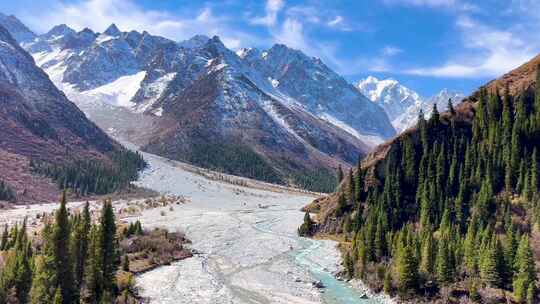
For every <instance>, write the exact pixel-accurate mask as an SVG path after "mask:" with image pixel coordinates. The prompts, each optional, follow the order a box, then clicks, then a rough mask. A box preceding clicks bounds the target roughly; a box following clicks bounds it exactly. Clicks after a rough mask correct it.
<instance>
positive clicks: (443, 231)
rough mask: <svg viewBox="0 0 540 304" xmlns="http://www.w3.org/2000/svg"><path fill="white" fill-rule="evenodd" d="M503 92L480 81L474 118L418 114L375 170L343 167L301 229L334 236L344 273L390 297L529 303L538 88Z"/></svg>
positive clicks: (535, 224)
mask: <svg viewBox="0 0 540 304" xmlns="http://www.w3.org/2000/svg"><path fill="white" fill-rule="evenodd" d="M536 83H537V84H539V83H540V74H539V75H538V76H537V82H536ZM503 91H504V92H505V93H504V94H501V95H502V96H501V95H500V94H499V93H498V92H488V91H486V90H485V89H481V90H480V91H479V92H478V93H477V94H476V95H475V97H473V100H471V101H468V103H470V104H473V102H474V106H473V107H471V108H470V111H472V113H473V115H472V116H470V115H469V116H467V115H466V114H465V113H461V111H462V110H461V109H460V108H457V109H454V108H453V107H452V105H451V104H449V109H450V110H449V111H448V112H447V113H444V114H442V115H440V114H439V113H438V111H437V109H436V108H434V110H433V114H432V116H431V117H430V118H429V119H425V118H424V117H423V114H420V117H419V121H418V125H417V127H416V129H415V130H413V131H412V132H406V133H404V134H403V135H401V136H400V137H398V138H397V139H396V140H395V141H394V142H393V143H391V145H390V147H389V150H388V152H387V154H386V156H385V158H384V160H383V161H382V162H381V163H380V164H381V165H380V167H379V168H378V169H373V168H371V169H373V170H370V168H367V167H365V166H360V164H359V167H358V168H357V170H355V171H350V172H349V174H341V176H343V177H342V182H341V183H340V185H339V187H338V190H337V192H336V193H335V194H334V195H335V198H336V200H337V203H336V204H335V205H334V206H335V207H334V209H333V211H332V212H331V215H329V216H328V218H326V219H324V218H319V220H320V224H319V225H320V227H315V225H316V224H315V223H313V221H312V220H311V219H310V217H309V215H307V216H306V218H305V221H304V224H303V225H302V227H301V228H300V229H299V232H300V234H302V235H311V234H313V233H315V232H316V230H317V229H319V230H324V232H330V233H338V234H343V235H344V236H345V239H346V242H345V243H344V244H345V246H344V260H343V265H344V267H345V269H346V273H347V275H348V276H349V277H355V278H360V279H363V280H364V281H365V282H366V283H368V285H370V286H372V287H374V288H375V289H378V290H384V291H385V292H387V293H390V294H392V295H399V296H401V297H404V298H408V297H418V296H420V297H424V298H426V299H428V300H427V302H430V301H432V300H434V299H443V301H448V302H452V300H456V299H457V298H459V296H460V295H461V296H464V297H467V298H468V299H470V300H472V301H482V299H483V298H485V297H493V298H495V299H496V301H495V302H499V300H500V302H504V303H506V298H509V299H512V300H513V301H515V302H517V303H538V301H539V299H538V292H537V288H538V276H537V270H536V266H535V261H537V260H538V259H539V258H540V257H539V254H540V252H535V250H538V249H539V248H537V245H533V244H538V237H539V233H538V229H539V225H540V191H539V181H538V178H539V177H538V174H539V168H538V166H539V164H538V162H539V157H540V156H539V155H538V153H540V152H539V150H540V85H537V89H536V91H534V90H525V91H524V92H522V93H520V94H518V95H516V96H511V95H510V94H509V93H508V89H506V90H503ZM463 108H466V107H463ZM338 175H339V174H338ZM332 222H334V223H336V222H337V223H338V225H334V226H333V227H332V225H331V224H329V223H332ZM329 227H332V228H329ZM328 230H332V231H328ZM488 291H489V292H488Z"/></svg>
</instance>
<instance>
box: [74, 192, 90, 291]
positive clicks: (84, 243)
mask: <svg viewBox="0 0 540 304" xmlns="http://www.w3.org/2000/svg"><path fill="white" fill-rule="evenodd" d="M81 215H82V217H81V218H80V221H79V222H78V223H77V225H75V227H74V230H75V231H74V232H73V238H72V249H71V250H72V254H73V257H74V265H75V271H74V273H75V280H76V284H77V288H80V286H81V284H82V282H83V278H84V266H85V263H86V257H87V253H88V234H89V232H90V228H91V226H92V223H91V218H90V208H89V204H88V202H86V204H85V205H84V209H83V211H82V214H81Z"/></svg>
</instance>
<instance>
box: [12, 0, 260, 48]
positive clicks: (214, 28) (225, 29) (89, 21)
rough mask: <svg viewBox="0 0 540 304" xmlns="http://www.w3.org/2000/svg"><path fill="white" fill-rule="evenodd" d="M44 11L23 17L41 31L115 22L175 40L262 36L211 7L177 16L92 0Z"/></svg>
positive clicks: (126, 0)
mask: <svg viewBox="0 0 540 304" xmlns="http://www.w3.org/2000/svg"><path fill="white" fill-rule="evenodd" d="M50 7H51V8H50V10H48V11H46V12H43V14H32V15H25V16H23V18H22V19H23V20H24V21H25V23H27V24H28V25H29V26H30V27H31V28H33V29H36V30H37V31H38V32H45V31H47V30H49V29H50V28H52V27H53V26H54V25H57V24H62V23H65V24H68V25H69V26H71V27H73V28H74V29H77V30H80V29H83V28H85V27H88V28H91V29H93V30H96V31H102V30H105V29H106V28H107V27H108V26H109V25H110V24H111V23H115V24H116V25H117V26H118V27H119V28H120V30H123V31H129V30H138V31H145V30H146V31H148V32H150V33H152V34H155V35H160V36H164V37H167V38H170V39H174V40H183V39H188V38H191V37H192V36H194V35H196V34H206V35H209V36H212V35H219V36H220V38H221V39H222V41H223V42H224V43H225V44H226V45H227V46H228V47H230V48H234V49H236V48H238V47H240V46H241V42H244V43H249V44H256V43H260V42H261V39H260V38H258V37H256V36H254V35H251V34H249V33H248V32H245V31H242V30H239V29H236V28H234V29H233V28H231V27H230V26H229V21H230V20H229V17H223V16H216V15H215V14H214V10H213V9H212V8H211V7H210V6H205V7H203V8H202V9H200V10H198V11H194V12H193V14H192V15H190V16H177V15H173V14H171V13H169V12H166V11H158V10H147V9H144V8H142V7H140V6H139V5H137V4H136V3H135V2H134V1H133V0H89V1H82V2H77V3H73V4H67V3H65V2H63V1H60V0H55V1H53V2H51V4H50Z"/></svg>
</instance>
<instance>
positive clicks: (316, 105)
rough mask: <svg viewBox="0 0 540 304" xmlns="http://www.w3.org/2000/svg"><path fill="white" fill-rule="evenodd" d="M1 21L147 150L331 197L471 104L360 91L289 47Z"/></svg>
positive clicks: (84, 104) (392, 87) (91, 111)
mask: <svg viewBox="0 0 540 304" xmlns="http://www.w3.org/2000/svg"><path fill="white" fill-rule="evenodd" d="M0 25H2V26H4V27H5V28H7V29H8V30H9V31H10V32H11V33H12V35H13V37H15V39H17V41H18V42H19V44H20V45H21V46H22V47H23V48H24V49H25V50H26V51H27V52H28V53H29V54H31V55H32V56H33V58H34V60H35V62H36V64H37V65H38V66H39V67H41V68H42V69H43V70H44V71H45V72H46V73H47V74H48V75H49V77H50V79H51V80H52V82H53V83H54V84H56V86H57V87H58V88H60V89H61V90H62V91H63V92H64V93H65V94H67V96H68V97H69V98H70V99H71V100H72V101H74V102H75V103H76V104H77V105H78V106H79V108H81V109H82V110H83V111H84V112H85V114H87V116H88V117H91V118H92V119H93V120H94V121H95V122H97V123H98V124H99V125H100V127H102V129H104V130H108V131H111V132H113V131H116V132H122V131H124V133H129V134H130V135H131V138H130V139H131V140H132V141H134V142H137V143H138V144H139V145H140V146H141V149H142V150H143V151H147V152H151V153H155V154H158V155H161V156H165V157H168V158H171V159H176V160H181V161H186V162H189V163H192V164H195V165H198V166H201V167H206V168H211V169H215V170H220V171H224V172H227V173H231V174H237V175H242V176H247V177H252V178H258V179H262V180H266V181H270V182H277V183H287V184H294V185H297V186H302V187H308V188H311V189H314V190H321V191H327V190H331V187H333V183H334V182H333V181H332V180H330V179H327V178H322V176H328V175H329V174H328V172H333V171H334V170H335V168H336V167H337V166H338V165H345V166H348V165H351V164H354V163H355V162H356V161H357V160H358V157H361V156H363V155H365V154H367V153H368V152H369V151H370V150H371V149H372V148H374V147H375V146H376V145H378V144H381V143H383V142H384V141H386V140H388V139H390V138H392V137H393V136H394V135H395V134H396V131H397V132H401V131H403V130H405V129H407V128H408V127H410V126H412V125H414V123H415V122H416V119H417V117H418V113H419V111H420V109H422V110H423V111H424V112H425V113H426V114H427V115H429V113H430V112H431V107H432V104H433V103H437V105H438V106H439V107H440V108H441V109H445V107H446V102H447V100H448V98H452V100H453V101H454V102H457V101H458V100H460V99H461V96H460V95H459V94H457V93H450V92H448V91H442V92H441V93H440V94H439V95H437V96H434V97H432V98H430V99H426V100H424V99H423V98H421V97H420V96H419V95H418V94H417V93H415V92H414V91H412V90H410V89H408V88H406V87H404V86H402V85H401V84H399V83H398V82H397V81H394V80H383V81H379V80H377V79H376V78H374V77H369V78H367V79H365V80H363V81H360V82H359V83H358V85H357V86H355V85H352V84H351V83H349V82H348V81H347V80H345V79H344V78H343V77H342V76H340V75H339V74H337V73H336V72H334V71H333V70H332V69H330V68H329V67H328V66H326V65H325V64H324V63H323V62H322V61H321V60H320V59H318V58H313V57H309V56H307V55H305V54H304V53H302V52H301V51H298V50H294V49H291V48H289V47H287V46H285V45H282V44H276V45H274V46H272V47H271V48H269V49H266V50H259V49H256V48H245V49H240V50H238V51H236V52H235V51H233V50H230V49H228V48H227V47H226V46H225V45H224V44H223V43H222V42H221V40H220V39H219V37H217V36H216V37H212V38H209V37H206V36H204V35H197V36H194V37H192V38H191V39H188V40H186V41H181V42H176V41H173V40H170V39H167V38H164V37H160V36H156V35H152V34H150V33H148V32H145V31H144V32H142V33H141V32H137V31H129V32H123V31H121V30H120V29H119V28H118V27H117V26H116V25H115V24H111V25H110V26H109V27H108V28H107V29H106V30H105V31H103V32H102V33H100V32H95V31H94V30H92V29H88V28H85V29H83V30H80V31H76V30H74V29H72V28H70V27H69V26H67V25H65V24H61V25H57V26H55V27H53V28H52V29H51V30H50V31H48V32H47V33H44V34H42V35H36V34H34V33H33V32H32V31H30V30H29V29H28V28H27V27H26V26H25V25H24V24H23V23H21V22H20V21H19V20H18V19H17V18H16V17H14V16H6V15H0ZM366 96H367V97H366ZM120 109H123V110H120ZM113 112H114V113H113ZM135 121H136V122H135ZM304 176H314V177H315V178H309V180H305V178H303V177H304ZM321 178H322V179H323V180H320V179H321ZM331 185H332V186H331Z"/></svg>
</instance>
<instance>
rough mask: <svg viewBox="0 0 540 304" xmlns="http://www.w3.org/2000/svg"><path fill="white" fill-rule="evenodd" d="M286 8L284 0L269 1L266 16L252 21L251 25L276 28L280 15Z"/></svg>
mask: <svg viewBox="0 0 540 304" xmlns="http://www.w3.org/2000/svg"><path fill="white" fill-rule="evenodd" d="M284 6H285V3H284V2H283V1H282V0H267V1H266V7H265V11H266V16H263V17H255V18H253V19H251V20H250V22H251V24H259V25H265V26H274V25H275V24H276V21H277V17H278V13H279V11H281V9H282V8H283V7H284Z"/></svg>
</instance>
